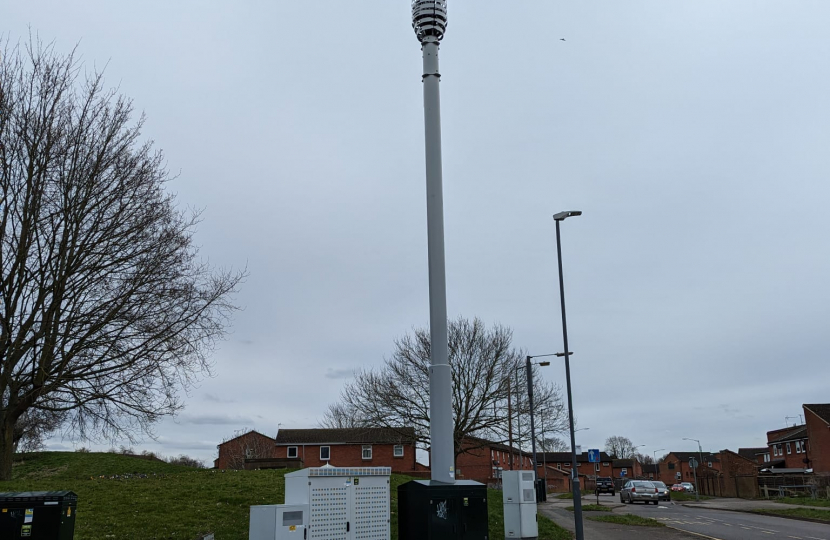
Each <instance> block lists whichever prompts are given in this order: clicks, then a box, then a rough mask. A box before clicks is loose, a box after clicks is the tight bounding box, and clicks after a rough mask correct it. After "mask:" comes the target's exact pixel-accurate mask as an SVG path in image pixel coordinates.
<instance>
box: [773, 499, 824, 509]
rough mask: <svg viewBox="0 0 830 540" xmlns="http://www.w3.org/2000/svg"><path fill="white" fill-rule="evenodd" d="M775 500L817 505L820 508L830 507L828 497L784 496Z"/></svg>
mask: <svg viewBox="0 0 830 540" xmlns="http://www.w3.org/2000/svg"><path fill="white" fill-rule="evenodd" d="M775 500H776V502H782V503H786V504H800V505H802V506H817V507H820V508H830V499H808V498H806V497H785V498H783V499H775Z"/></svg>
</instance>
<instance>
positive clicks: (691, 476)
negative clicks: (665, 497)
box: [658, 452, 721, 486]
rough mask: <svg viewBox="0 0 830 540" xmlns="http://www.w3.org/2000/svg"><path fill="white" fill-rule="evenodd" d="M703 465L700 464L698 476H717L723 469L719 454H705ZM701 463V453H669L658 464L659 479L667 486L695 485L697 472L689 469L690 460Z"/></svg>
mask: <svg viewBox="0 0 830 540" xmlns="http://www.w3.org/2000/svg"><path fill="white" fill-rule="evenodd" d="M702 454H703V463H700V464H698V468H697V475H698V476H700V477H708V476H716V475H717V474H718V473H719V472H720V469H721V463H720V458H719V457H718V454H713V453H711V452H703V453H702ZM692 458H695V461H700V459H701V458H700V452H669V453H668V454H667V455H666V456H665V457H664V458H663V459H662V460H660V463H658V466H659V467H658V469H659V478H658V480H660V481H661V482H663V483H664V484H666V485H667V486H671V485H672V484H678V483H680V482H690V483H692V484H694V483H695V471H694V470H692V468H691V467H689V460H690V459H692Z"/></svg>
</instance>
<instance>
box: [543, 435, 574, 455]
mask: <svg viewBox="0 0 830 540" xmlns="http://www.w3.org/2000/svg"><path fill="white" fill-rule="evenodd" d="M536 445H537V446H538V447H539V448H540V449H541V450H542V452H570V450H571V445H570V443H568V442H566V441H565V440H564V439H560V438H559V437H548V438H545V439H539V440H538V441H537V442H536Z"/></svg>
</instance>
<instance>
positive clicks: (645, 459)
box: [631, 452, 654, 465]
mask: <svg viewBox="0 0 830 540" xmlns="http://www.w3.org/2000/svg"><path fill="white" fill-rule="evenodd" d="M631 457H632V458H634V459H636V460H637V461H639V462H640V463H642V464H644V465H652V464H653V463H654V457H653V456H649V455H647V454H641V453H640V452H634V455H633V456H631Z"/></svg>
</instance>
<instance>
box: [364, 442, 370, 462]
mask: <svg viewBox="0 0 830 540" xmlns="http://www.w3.org/2000/svg"><path fill="white" fill-rule="evenodd" d="M363 459H372V447H371V446H370V445H368V444H367V445H364V446H363Z"/></svg>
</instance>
